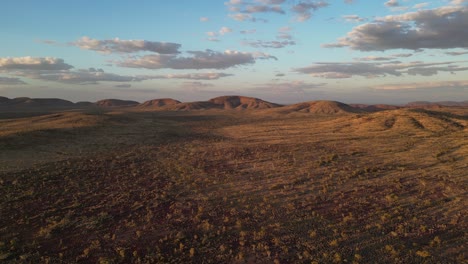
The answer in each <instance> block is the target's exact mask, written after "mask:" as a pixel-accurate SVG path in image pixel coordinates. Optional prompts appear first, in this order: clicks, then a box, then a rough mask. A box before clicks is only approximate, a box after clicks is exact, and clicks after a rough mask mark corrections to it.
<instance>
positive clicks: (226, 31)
mask: <svg viewBox="0 0 468 264" xmlns="http://www.w3.org/2000/svg"><path fill="white" fill-rule="evenodd" d="M230 32H232V28H228V27H222V28H221V29H220V30H219V34H220V35H224V34H227V33H230Z"/></svg>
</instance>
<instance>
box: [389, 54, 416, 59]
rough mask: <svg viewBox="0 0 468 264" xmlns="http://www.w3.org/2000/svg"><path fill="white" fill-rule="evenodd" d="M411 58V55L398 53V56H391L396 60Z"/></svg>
mask: <svg viewBox="0 0 468 264" xmlns="http://www.w3.org/2000/svg"><path fill="white" fill-rule="evenodd" d="M411 56H413V54H412V53H398V54H393V55H392V57H396V58H408V57H411Z"/></svg>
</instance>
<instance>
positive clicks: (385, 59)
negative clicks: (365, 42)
mask: <svg viewBox="0 0 468 264" xmlns="http://www.w3.org/2000/svg"><path fill="white" fill-rule="evenodd" d="M354 59H355V60H357V61H388V60H393V59H394V58H393V57H383V56H366V57H361V58H354Z"/></svg>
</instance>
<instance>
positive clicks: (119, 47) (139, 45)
mask: <svg viewBox="0 0 468 264" xmlns="http://www.w3.org/2000/svg"><path fill="white" fill-rule="evenodd" d="M70 45H72V46H77V47H79V48H80V49H86V50H94V51H98V52H102V53H107V54H109V53H135V52H141V51H149V52H155V53H159V54H177V53H179V48H180V46H181V45H180V44H178V43H171V42H156V41H147V40H121V39H119V38H115V39H105V40H98V39H92V38H89V37H86V36H85V37H82V38H81V39H79V40H77V41H75V42H71V43H70Z"/></svg>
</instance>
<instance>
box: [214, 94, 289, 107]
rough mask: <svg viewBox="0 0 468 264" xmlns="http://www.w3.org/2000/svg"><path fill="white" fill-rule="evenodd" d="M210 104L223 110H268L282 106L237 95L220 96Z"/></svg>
mask: <svg viewBox="0 0 468 264" xmlns="http://www.w3.org/2000/svg"><path fill="white" fill-rule="evenodd" d="M209 102H212V103H213V104H215V105H218V106H220V107H221V108H223V109H268V108H276V107H280V106H281V105H279V104H275V103H271V102H267V101H264V100H262V99H258V98H253V97H246V96H237V95H231V96H220V97H216V98H212V99H210V100H209Z"/></svg>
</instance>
